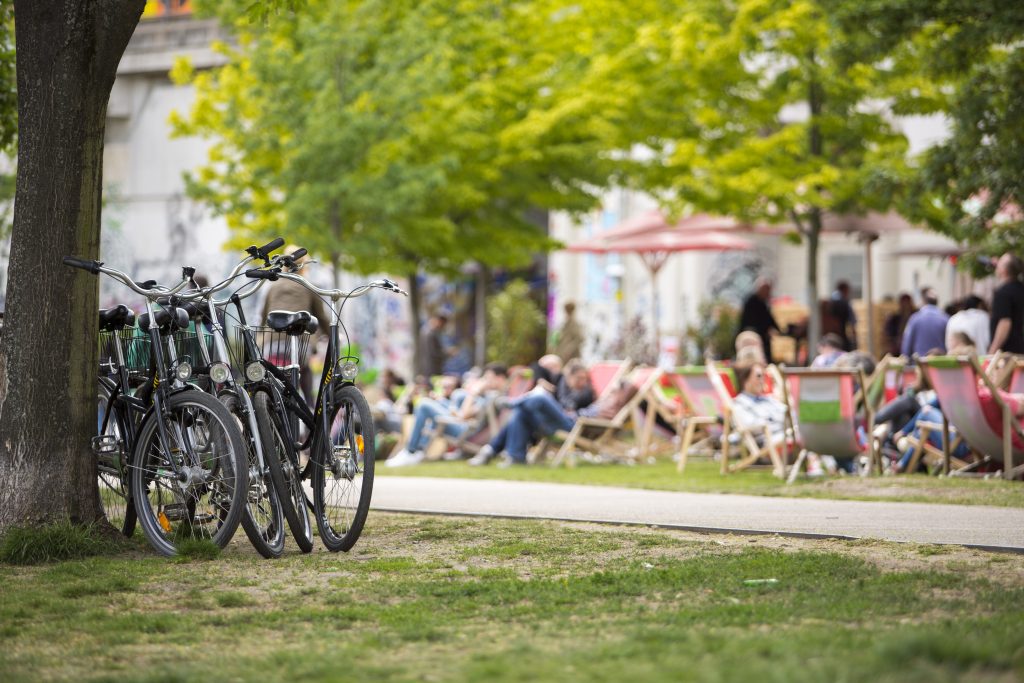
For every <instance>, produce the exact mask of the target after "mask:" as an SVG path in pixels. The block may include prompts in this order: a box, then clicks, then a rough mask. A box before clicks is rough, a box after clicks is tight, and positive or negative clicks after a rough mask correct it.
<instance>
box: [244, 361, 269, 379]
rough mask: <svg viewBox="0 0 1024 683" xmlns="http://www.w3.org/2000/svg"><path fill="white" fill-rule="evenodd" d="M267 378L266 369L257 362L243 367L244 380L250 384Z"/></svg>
mask: <svg viewBox="0 0 1024 683" xmlns="http://www.w3.org/2000/svg"><path fill="white" fill-rule="evenodd" d="M266 376H267V369H266V368H265V367H263V364H262V363H260V362H259V361H253V362H252V363H249V364H248V365H246V366H245V378H246V379H247V380H249V381H250V382H262V381H263V378H264V377H266Z"/></svg>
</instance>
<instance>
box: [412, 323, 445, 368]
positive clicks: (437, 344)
mask: <svg viewBox="0 0 1024 683" xmlns="http://www.w3.org/2000/svg"><path fill="white" fill-rule="evenodd" d="M447 323H448V316H447V315H445V314H444V313H440V312H439V313H435V314H434V315H432V316H430V320H428V321H427V327H426V329H425V330H424V332H423V336H422V337H421V338H420V357H419V362H418V363H417V371H418V373H419V374H420V375H423V376H424V377H425V378H426V379H427V380H428V381H429V380H430V378H431V377H433V376H434V375H440V374H442V373H443V372H444V360H445V358H446V357H447V354H446V353H445V348H444V342H443V341H442V339H441V330H443V329H444V326H445V325H446V324H447Z"/></svg>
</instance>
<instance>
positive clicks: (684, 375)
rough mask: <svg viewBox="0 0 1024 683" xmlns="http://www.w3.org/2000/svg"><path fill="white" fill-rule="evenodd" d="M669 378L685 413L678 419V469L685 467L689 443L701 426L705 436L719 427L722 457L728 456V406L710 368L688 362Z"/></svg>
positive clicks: (681, 469) (719, 384) (710, 434)
mask: <svg viewBox="0 0 1024 683" xmlns="http://www.w3.org/2000/svg"><path fill="white" fill-rule="evenodd" d="M671 377H672V381H673V382H674V383H675V385H676V388H677V389H678V390H679V395H680V396H681V397H682V399H683V406H684V410H685V415H684V417H683V419H682V422H681V423H680V426H681V427H682V429H683V440H682V442H681V443H680V445H679V465H678V468H677V469H678V471H679V473H680V474H682V473H683V472H684V471H685V470H686V460H687V458H688V457H689V453H690V447H691V445H692V444H693V440H694V438H695V437H696V435H697V430H698V429H700V430H701V431H703V432H704V433H705V435H706V436H707V437H710V436H712V435H713V433H714V432H717V431H719V430H720V431H721V439H722V459H723V460H725V459H727V457H728V450H729V422H728V420H727V419H726V418H727V416H728V412H729V409H728V406H727V405H726V402H725V398H723V395H722V394H723V389H722V386H721V383H720V382H719V383H717V384H716V381H715V380H714V379H713V378H712V375H711V371H710V370H709V368H708V367H707V366H704V365H687V366H684V367H679V368H676V369H675V371H674V372H673V373H672V375H671Z"/></svg>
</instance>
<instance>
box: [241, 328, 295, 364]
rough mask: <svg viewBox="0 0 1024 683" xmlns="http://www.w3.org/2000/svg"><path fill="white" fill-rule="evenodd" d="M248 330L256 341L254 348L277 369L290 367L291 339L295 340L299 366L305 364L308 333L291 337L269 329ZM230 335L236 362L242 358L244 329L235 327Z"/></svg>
mask: <svg viewBox="0 0 1024 683" xmlns="http://www.w3.org/2000/svg"><path fill="white" fill-rule="evenodd" d="M249 330H250V331H251V332H252V335H253V338H254V339H255V341H256V347H257V348H258V349H259V350H260V354H261V355H262V356H263V359H264V360H266V361H268V362H270V363H271V364H273V365H275V366H277V367H279V368H284V367H287V366H289V365H291V357H292V339H295V341H296V342H297V344H298V347H299V348H298V352H299V358H298V360H299V366H300V367H301V366H304V365H305V364H306V360H307V359H308V358H309V337H310V335H309V333H308V332H303V333H302V334H299V335H295V336H294V337H292V336H290V335H287V334H285V333H284V332H277V331H276V330H272V329H271V328H269V327H250V328H249ZM232 334H233V337H232V353H233V354H234V356H235V359H236V361H238V360H241V359H242V358H243V356H244V349H245V337H244V328H242V327H236V328H234V329H233V330H232Z"/></svg>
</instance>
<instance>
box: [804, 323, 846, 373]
mask: <svg viewBox="0 0 1024 683" xmlns="http://www.w3.org/2000/svg"><path fill="white" fill-rule="evenodd" d="M845 352H846V349H845V348H844V343H843V338H842V337H840V336H839V335H838V334H836V333H834V332H829V333H828V334H826V335H825V336H823V337H822V338H821V341H819V342H818V355H817V356H815V357H814V360H813V361H811V367H812V368H830V367H832V366H833V365H835V363H836V361H837V360H839V357H840V356H841V355H843V354H844V353H845Z"/></svg>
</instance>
